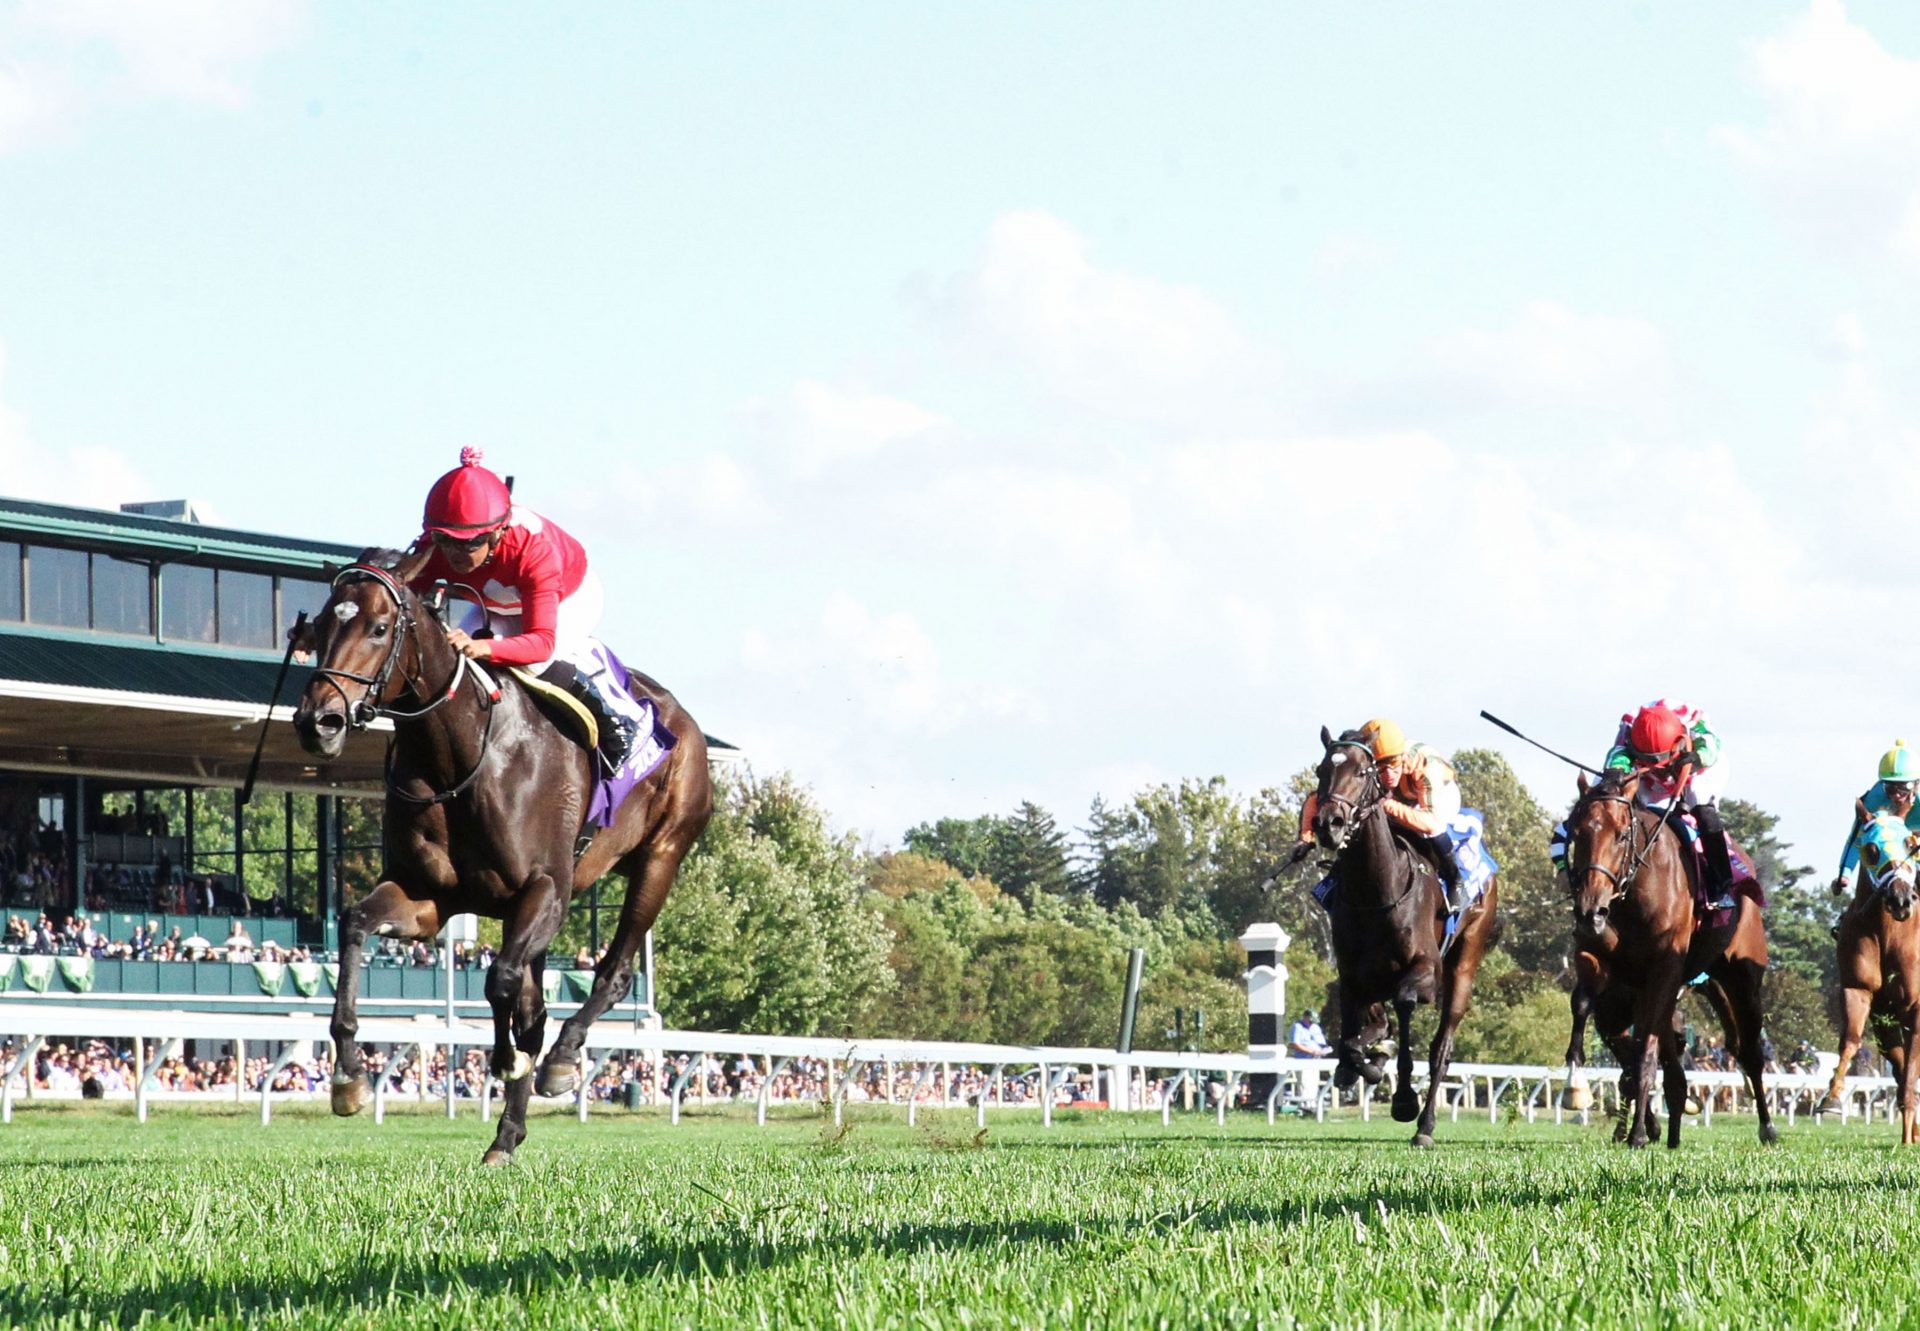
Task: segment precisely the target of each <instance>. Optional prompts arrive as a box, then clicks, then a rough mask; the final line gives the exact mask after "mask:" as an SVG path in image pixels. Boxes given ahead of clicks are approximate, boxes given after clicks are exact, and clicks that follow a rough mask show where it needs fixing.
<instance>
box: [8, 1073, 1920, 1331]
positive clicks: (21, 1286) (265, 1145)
mask: <svg viewBox="0 0 1920 1331" xmlns="http://www.w3.org/2000/svg"><path fill="white" fill-rule="evenodd" d="M1441 1130H1442V1138H1441V1143H1440V1146H1439V1148H1438V1149H1437V1150H1435V1151H1432V1152H1426V1153H1417V1152H1414V1151H1412V1150H1410V1149H1409V1148H1408V1147H1407V1146H1406V1144H1405V1142H1406V1137H1407V1135H1408V1133H1407V1130H1406V1129H1405V1128H1403V1127H1401V1126H1399V1125H1397V1124H1392V1123H1388V1122H1383V1121H1380V1120H1379V1119H1376V1120H1375V1121H1374V1122H1373V1123H1370V1124H1361V1123H1358V1122H1356V1121H1335V1122H1330V1123H1326V1124H1313V1123H1310V1122H1309V1123H1300V1122H1292V1123H1285V1124H1283V1125H1282V1126H1281V1127H1279V1128H1277V1129H1269V1128H1268V1127H1267V1126H1266V1125H1265V1123H1264V1122H1263V1121H1253V1122H1243V1123H1234V1122H1230V1123H1229V1124H1228V1126H1227V1127H1226V1128H1225V1129H1217V1128H1215V1127H1214V1125H1213V1122H1212V1120H1211V1119H1210V1118H1204V1119H1203V1118H1192V1119H1176V1121H1175V1124H1174V1126H1173V1128H1172V1129H1171V1130H1163V1129H1162V1128H1161V1127H1160V1123H1159V1119H1158V1117H1157V1116H1151V1117H1141V1118H1136V1119H1123V1120H1116V1119H1113V1118H1109V1117H1106V1116H1088V1117H1080V1116H1076V1115H1072V1114H1062V1115H1060V1117H1059V1121H1058V1123H1057V1125H1056V1126H1055V1127H1054V1128H1053V1129H1052V1130H1046V1129H1043V1128H1041V1127H1040V1125H1039V1123H1038V1120H1037V1118H1035V1119H1024V1120H1005V1119H995V1120H994V1121H993V1124H992V1126H991V1127H990V1129H989V1131H988V1133H987V1134H986V1137H985V1138H984V1140H980V1141H977V1140H976V1138H975V1134H974V1128H973V1122H972V1118H971V1116H970V1115H967V1114H964V1113H947V1114H930V1115H927V1116H925V1117H924V1118H923V1119H922V1122H921V1126H920V1127H918V1128H915V1129H909V1128H907V1127H906V1126H905V1124H904V1122H903V1121H902V1118H901V1115H900V1114H898V1113H895V1114H892V1115H890V1116H883V1115H882V1113H881V1112H880V1111H872V1110H870V1111H865V1112H863V1113H861V1114H859V1115H857V1116H856V1117H855V1118H854V1119H853V1122H852V1126H851V1128H850V1130H848V1131H847V1132H846V1133H844V1135H836V1134H835V1132H834V1130H833V1129H832V1128H831V1126H830V1125H827V1124H825V1123H824V1122H823V1121H822V1120H821V1119H819V1118H817V1117H812V1116H809V1117H804V1118H798V1117H788V1118H784V1119H780V1120H777V1121H776V1122H775V1124H774V1125H773V1126H771V1127H769V1128H767V1129H764V1130H762V1129H758V1128H755V1127H754V1126H753V1124H752V1122H751V1120H750V1119H747V1120H745V1121H742V1119H741V1118H739V1117H722V1116H719V1115H717V1114H716V1115H711V1116H701V1115H690V1116H689V1117H688V1119H687V1121H685V1122H684V1123H683V1124H682V1125H681V1126H680V1127H677V1128H675V1127H669V1126H668V1125H667V1124H666V1123H665V1122H664V1120H662V1119H660V1118H657V1117H653V1116H650V1115H635V1116H631V1117H630V1116H627V1115H625V1114H621V1113H617V1112H607V1113H604V1114H601V1115H598V1116H596V1118H595V1119H594V1121H593V1122H591V1123H590V1124H588V1125H586V1126H584V1127H582V1126H581V1125H579V1124H578V1123H575V1122H574V1121H572V1120H571V1119H570V1118H568V1117H565V1116H562V1115H559V1114H540V1115H537V1116H536V1117H535V1119H534V1121H533V1124H532V1135H531V1137H530V1138H529V1140H528V1142H527V1144H526V1145H525V1146H524V1147H523V1148H522V1149H521V1151H520V1158H519V1160H518V1161H517V1163H516V1164H515V1165H514V1166H513V1167H512V1168H509V1169H505V1170H490V1169H486V1168H484V1167H482V1166H481V1165H480V1164H479V1157H480V1152H481V1150H482V1148H483V1147H484V1146H485V1144H486V1141H487V1139H488V1134H487V1133H486V1131H484V1130H483V1129H482V1127H481V1126H480V1125H479V1123H478V1122H476V1121H475V1120H474V1119H473V1118H471V1117H463V1118H461V1119H460V1120H459V1121H457V1122H454V1123H449V1122H447V1121H446V1120H445V1119H443V1118H437V1117H431V1116H427V1115H424V1114H421V1115H407V1114H400V1115H395V1116H392V1117H390V1118H389V1120H388V1122H387V1123H386V1124H385V1125H384V1126H382V1127H375V1126H374V1125H373V1124H372V1123H371V1122H370V1121H367V1120H365V1119H355V1120H348V1121H338V1120H334V1119H331V1118H327V1117H324V1116H321V1115H318V1114H308V1113H294V1112H289V1111H287V1110H282V1111H280V1112H279V1113H278V1114H277V1115H276V1117H275V1120H274V1123H273V1125H272V1127H270V1128H266V1129H262V1128H261V1127H260V1125H259V1122H258V1120H257V1118H250V1117H248V1116H246V1115H245V1114H238V1115H233V1114H222V1113H217V1112H211V1111H197V1112H196V1111H182V1110H179V1109H161V1110H157V1111H156V1113H155V1115H154V1117H153V1119H152V1120H151V1121H149V1122H148V1123H146V1124H144V1125H140V1124H136V1123H134V1122H133V1121H132V1119H131V1117H130V1115H129V1114H128V1113H127V1112H125V1111H124V1110H122V1111H119V1112H116V1111H114V1110H111V1109H107V1110H102V1109H97V1108H92V1107H89V1108H86V1109H81V1108H78V1107H75V1108H69V1109H58V1108H33V1109H23V1110H21V1111H20V1112H19V1113H18V1114H17V1116H16V1118H15V1121H14V1122H13V1124H11V1125H10V1126H7V1127H4V1128H0V1324H3V1325H11V1326H25V1327H54V1326H75V1327H79V1326H101V1325H113V1326H121V1327H129V1326H134V1325H149V1326H235V1327H238V1326H250V1327H251V1326H266V1327H279V1326H320V1327H326V1328H329V1329H330V1331H331V1329H334V1328H340V1329H346V1328H355V1327H448V1328H461V1329H462V1331H467V1329H469V1328H485V1327H501V1328H516V1329H517V1328H521V1327H531V1328H546V1327H567V1328H575V1327H586V1328H609V1329H611V1328H616V1327H620V1328H624V1327H653V1326H713V1327H729V1328H743V1327H763V1326H809V1325H832V1326H853V1327H865V1326H975V1327H985V1326H1041V1325H1047V1326H1056V1325H1058V1326H1088V1327H1095V1326H1098V1327H1108V1326H1166V1327H1184V1326H1191V1325H1213V1326H1251V1325H1256V1324H1261V1325H1279V1326H1286V1325H1292V1324H1299V1325H1305V1326H1320V1325H1329V1324H1332V1325H1341V1326H1355V1325H1369V1326H1371V1325H1407V1324H1419V1325H1462V1326H1475V1327H1483V1326H1489V1325H1494V1324H1499V1325H1503V1326H1552V1327H1555V1328H1560V1327H1579V1326H1596V1325H1607V1326H1612V1325H1621V1324H1633V1325H1649V1324H1658V1325H1674V1326H1719V1325H1731V1324H1733V1323H1736V1322H1752V1323H1753V1324H1754V1325H1758V1326H1778V1325H1781V1324H1783V1323H1786V1324H1792V1325H1819V1326H1845V1325H1892V1324H1901V1323H1911V1322H1912V1321H1913V1319H1914V1317H1915V1315H1916V1314H1915V1313H1914V1312H1913V1311H1912V1309H1913V1307H1914V1306H1915V1304H1914V1299H1915V1294H1916V1286H1920V1280H1916V1277H1915V1276H1914V1275H1912V1274H1905V1275H1903V1274H1901V1273H1902V1272H1903V1271H1905V1272H1909V1273H1911V1272H1912V1271H1913V1270H1914V1267H1913V1264H1912V1260H1911V1257H1910V1254H1912V1253H1913V1252H1915V1251H1920V1186H1916V1185H1920V1151H1914V1152H1902V1151H1900V1150H1899V1149H1898V1148H1897V1146H1896V1144H1895V1143H1896V1136H1895V1130H1894V1129H1892V1128H1889V1127H1886V1126H1876V1127H1871V1128H1861V1127H1859V1126H1858V1125H1849V1126H1847V1127H1845V1128H1840V1127H1836V1126H1827V1127H1824V1128H1813V1127H1811V1126H1808V1125H1807V1124H1806V1122H1805V1120H1802V1123H1801V1125H1800V1126H1799V1127H1797V1128H1795V1129H1792V1130H1784V1131H1785V1140H1784V1141H1783V1142H1782V1143H1781V1144H1780V1145H1779V1146H1777V1147H1774V1148H1771V1149H1763V1148H1762V1147H1760V1146H1759V1145H1758V1143H1757V1142H1756V1141H1755V1140H1754V1139H1753V1128H1752V1122H1751V1120H1748V1119H1725V1118H1723V1119H1721V1120H1720V1121H1718V1122H1717V1123H1716V1124H1715V1126H1714V1127H1713V1128H1712V1129H1707V1130H1702V1129H1699V1128H1697V1127H1695V1126H1694V1125H1692V1124H1689V1126H1688V1130H1687V1136H1686V1140H1685V1142H1684V1143H1683V1146H1682V1149H1681V1150H1680V1151H1679V1152H1678V1153H1670V1152H1668V1151H1666V1150H1664V1149H1650V1150H1647V1151H1645V1152H1640V1153H1631V1154H1630V1153H1628V1152H1627V1151H1626V1150H1624V1149H1623V1148H1620V1147H1616V1146H1614V1145H1612V1143H1611V1142H1610V1141H1609V1140H1607V1138H1606V1135H1605V1130H1604V1129H1602V1128H1601V1127H1598V1126H1596V1127H1592V1128H1586V1129H1582V1128H1577V1127H1571V1126H1570V1127H1565V1128H1553V1127H1551V1126H1549V1125H1545V1124H1542V1125H1538V1126H1528V1125H1525V1124H1513V1125H1507V1126H1494V1125H1489V1124H1486V1123H1479V1124H1473V1125H1469V1124H1467V1123H1464V1122H1463V1123H1460V1124H1457V1125H1452V1124H1446V1123H1443V1124H1442V1125H1441Z"/></svg>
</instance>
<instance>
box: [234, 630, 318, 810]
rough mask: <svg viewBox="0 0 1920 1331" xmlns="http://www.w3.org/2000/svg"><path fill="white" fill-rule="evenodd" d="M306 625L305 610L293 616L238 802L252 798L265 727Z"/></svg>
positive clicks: (245, 802)
mask: <svg viewBox="0 0 1920 1331" xmlns="http://www.w3.org/2000/svg"><path fill="white" fill-rule="evenodd" d="M306 626H307V612H306V611H304V610H302V611H301V612H300V613H299V614H297V615H295V616H294V617H293V629H292V630H291V631H290V632H289V633H288V634H287V654H286V655H285V656H283V657H281V658H280V673H279V674H278V675H275V676H274V679H273V696H272V697H271V698H269V699H267V714H266V715H265V716H263V717H261V718H260V742H259V743H257V744H255V745H254V746H253V761H252V762H250V763H248V764H247V783H246V784H245V785H244V786H242V787H240V802H241V803H242V804H247V803H250V802H251V801H252V799H253V782H254V778H256V777H258V776H259V775H260V755H261V754H262V753H263V752H265V751H266V747H267V727H268V726H269V725H270V724H272V722H273V709H274V708H276V707H278V706H279V705H280V690H281V688H282V687H283V686H284V685H285V684H286V682H287V667H288V666H290V665H292V664H293V645H294V644H295V643H296V642H298V641H300V630H301V629H303V628H305V627H306Z"/></svg>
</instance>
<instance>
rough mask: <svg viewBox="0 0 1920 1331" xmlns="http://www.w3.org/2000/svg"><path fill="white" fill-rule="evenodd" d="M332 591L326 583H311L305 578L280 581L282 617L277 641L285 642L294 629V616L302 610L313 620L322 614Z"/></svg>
mask: <svg viewBox="0 0 1920 1331" xmlns="http://www.w3.org/2000/svg"><path fill="white" fill-rule="evenodd" d="M329 590H330V589H329V588H328V586H327V584H326V583H324V582H310V581H308V580H307V579H305V578H282V579H280V617H279V620H278V621H277V622H278V625H279V629H278V632H277V633H276V634H275V639H274V640H275V641H276V642H279V641H283V640H284V639H285V638H286V634H287V630H288V629H290V628H292V627H293V620H294V616H296V615H298V614H299V613H300V612H301V611H302V610H304V611H306V612H307V618H308V619H312V618H313V617H314V616H315V615H317V614H319V613H320V607H321V606H323V605H325V604H326V603H327V593H328V591H329Z"/></svg>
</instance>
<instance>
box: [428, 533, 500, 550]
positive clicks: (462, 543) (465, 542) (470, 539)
mask: <svg viewBox="0 0 1920 1331" xmlns="http://www.w3.org/2000/svg"><path fill="white" fill-rule="evenodd" d="M499 534H500V529H499V528H498V527H489V528H487V529H486V530H485V531H483V532H478V533H476V534H474V535H472V536H455V535H454V534H453V533H452V532H445V531H437V532H434V533H433V543H434V544H435V545H436V546H438V547H439V548H440V549H442V550H446V551H448V552H452V551H456V550H464V551H466V552H467V553H468V554H473V553H475V552H477V551H478V550H479V549H480V547H481V546H483V545H485V544H486V543H487V542H488V541H491V540H492V539H493V538H494V537H496V536H498V535H499Z"/></svg>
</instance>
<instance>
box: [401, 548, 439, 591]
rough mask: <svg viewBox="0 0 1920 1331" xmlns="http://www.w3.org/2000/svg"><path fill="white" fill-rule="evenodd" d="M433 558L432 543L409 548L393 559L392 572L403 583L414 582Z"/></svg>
mask: <svg viewBox="0 0 1920 1331" xmlns="http://www.w3.org/2000/svg"><path fill="white" fill-rule="evenodd" d="M432 558H433V547H432V546H431V545H429V546H425V547H422V548H419V549H414V550H409V551H407V552H406V553H405V554H403V555H401V556H400V558H398V559H396V560H394V561H393V568H392V573H393V576H394V577H395V578H397V579H398V580H399V581H400V582H402V583H408V582H412V581H413V580H414V579H415V578H417V577H419V576H420V574H421V572H422V571H423V570H425V568H426V567H427V561H428V560H430V559H432Z"/></svg>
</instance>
